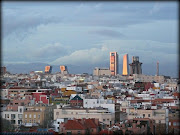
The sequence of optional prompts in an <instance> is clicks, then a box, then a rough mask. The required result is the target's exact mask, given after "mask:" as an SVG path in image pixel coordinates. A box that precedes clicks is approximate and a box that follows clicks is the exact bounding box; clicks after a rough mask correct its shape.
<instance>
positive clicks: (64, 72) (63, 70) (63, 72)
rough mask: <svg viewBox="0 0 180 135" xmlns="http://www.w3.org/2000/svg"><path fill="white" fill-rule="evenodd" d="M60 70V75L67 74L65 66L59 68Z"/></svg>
mask: <svg viewBox="0 0 180 135" xmlns="http://www.w3.org/2000/svg"><path fill="white" fill-rule="evenodd" d="M60 70H61V73H62V74H68V70H67V66H64V65H62V66H60Z"/></svg>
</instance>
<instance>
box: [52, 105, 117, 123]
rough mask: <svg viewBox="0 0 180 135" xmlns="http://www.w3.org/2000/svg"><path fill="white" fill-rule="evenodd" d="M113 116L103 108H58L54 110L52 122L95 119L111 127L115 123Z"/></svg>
mask: <svg viewBox="0 0 180 135" xmlns="http://www.w3.org/2000/svg"><path fill="white" fill-rule="evenodd" d="M114 115H115V114H114V113H111V112H109V111H108V110H107V109H105V108H99V109H97V108H96V109H95V108H91V109H90V108H59V109H54V120H56V119H62V118H67V119H70V118H76V119H82V118H86V119H88V118H95V119H99V121H100V122H103V123H104V124H106V125H109V126H110V125H112V124H114V121H115V116H114Z"/></svg>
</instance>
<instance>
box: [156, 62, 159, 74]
mask: <svg viewBox="0 0 180 135" xmlns="http://www.w3.org/2000/svg"><path fill="white" fill-rule="evenodd" d="M156 75H157V76H159V61H157V67H156Z"/></svg>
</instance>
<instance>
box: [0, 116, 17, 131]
mask: <svg viewBox="0 0 180 135" xmlns="http://www.w3.org/2000/svg"><path fill="white" fill-rule="evenodd" d="M0 120H1V122H0V127H1V132H14V131H15V127H14V125H12V124H11V122H10V121H9V120H6V119H4V118H2V117H0Z"/></svg>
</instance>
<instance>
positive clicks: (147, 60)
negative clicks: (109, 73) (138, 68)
mask: <svg viewBox="0 0 180 135" xmlns="http://www.w3.org/2000/svg"><path fill="white" fill-rule="evenodd" d="M111 51H116V52H117V53H118V54H119V63H120V64H122V58H123V55H124V54H126V53H128V55H129V61H130V62H131V61H132V56H139V60H140V62H142V63H143V65H144V66H145V67H149V69H146V70H144V71H145V72H146V73H148V72H149V70H151V69H152V67H153V68H154V66H155V65H156V62H157V61H159V65H160V71H161V72H162V73H163V74H167V75H170V76H171V75H172V76H176V74H177V69H178V67H177V66H178V3H177V2H122V1H121V2H117V1H114V2H103V1H99V2H98V1H96V2H82V1H81V2H57V1H56V2H2V63H3V65H6V64H11V63H32V62H33V63H35V62H42V63H48V64H53V65H68V64H70V65H75V66H80V67H82V68H83V67H84V66H86V67H88V66H89V67H90V66H92V65H93V66H96V67H100V66H103V67H109V52H111ZM120 70H121V69H120ZM146 73H145V74H146Z"/></svg>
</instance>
